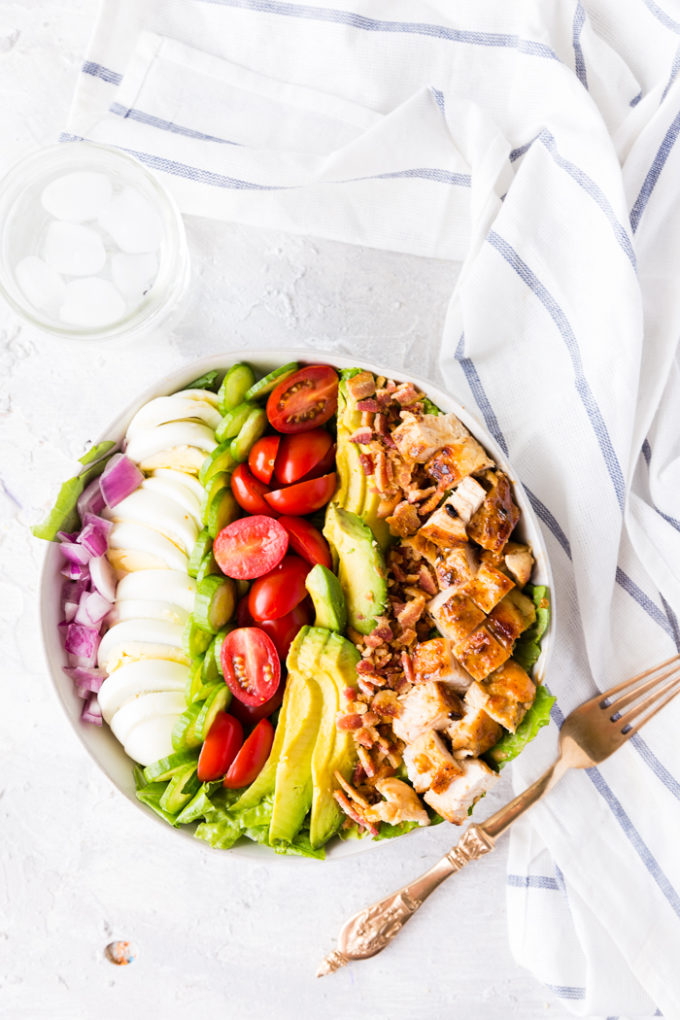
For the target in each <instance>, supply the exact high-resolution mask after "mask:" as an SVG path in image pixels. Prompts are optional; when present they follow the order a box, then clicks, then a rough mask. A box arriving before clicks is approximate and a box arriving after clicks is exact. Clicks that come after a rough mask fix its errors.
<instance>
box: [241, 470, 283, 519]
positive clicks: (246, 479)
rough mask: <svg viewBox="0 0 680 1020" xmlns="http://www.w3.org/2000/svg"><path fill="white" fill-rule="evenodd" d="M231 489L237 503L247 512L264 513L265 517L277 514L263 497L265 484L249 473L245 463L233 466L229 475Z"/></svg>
mask: <svg viewBox="0 0 680 1020" xmlns="http://www.w3.org/2000/svg"><path fill="white" fill-rule="evenodd" d="M231 491H232V492H233V494H234V499H235V500H236V502H237V503H238V505H239V506H240V507H242V508H243V509H244V510H247V511H248V513H249V514H264V516H265V517H276V516H277V513H276V510H273V509H272V508H271V507H270V506H269V503H267V501H266V500H265V499H264V494H265V492H267V486H266V485H265V484H264V482H260V481H258V479H257V478H255V476H254V475H252V474H251V472H250V471H249V470H248V465H247V464H239V465H238V467H236V468H234V472H233V474H232V476H231Z"/></svg>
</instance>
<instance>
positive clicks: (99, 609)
mask: <svg viewBox="0 0 680 1020" xmlns="http://www.w3.org/2000/svg"><path fill="white" fill-rule="evenodd" d="M110 609H111V603H110V602H108V601H107V600H106V599H105V598H104V597H103V596H102V595H100V594H99V592H98V591H84V592H83V594H82V595H81V596H80V602H79V603H78V609H77V610H76V615H75V621H76V623H82V624H84V626H86V627H99V624H100V623H101V622H102V620H103V619H104V617H105V616H106V614H107V613H108V612H109V610H110Z"/></svg>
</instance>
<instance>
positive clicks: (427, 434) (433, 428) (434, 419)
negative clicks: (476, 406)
mask: <svg viewBox="0 0 680 1020" xmlns="http://www.w3.org/2000/svg"><path fill="white" fill-rule="evenodd" d="M392 438H393V439H394V441H395V443H396V444H397V449H398V450H399V453H400V454H401V455H402V457H403V458H404V460H406V461H409V462H411V463H413V462H415V463H417V464H424V463H425V461H426V460H429V459H430V457H431V456H432V455H433V454H434V453H436V452H437V450H441V449H442V447H444V446H448V445H449V444H450V443H463V442H465V440H466V439H472V437H471V436H470V433H469V432H468V430H467V429H466V428H465V426H464V425H463V424H462V422H461V421H460V420H459V419H458V418H457V417H456V415H455V414H424V415H422V416H421V417H418V416H417V415H415V414H413V413H412V412H411V411H402V412H401V425H398V426H397V428H396V429H395V430H394V431H393V433H392ZM473 442H476V441H475V440H473ZM477 445H478V446H479V444H477ZM479 448H480V450H481V447H479ZM483 452H484V451H482V453H483ZM484 456H485V457H486V454H484ZM486 459H487V461H488V463H489V465H490V464H491V462H490V461H489V460H488V457H487V458H486Z"/></svg>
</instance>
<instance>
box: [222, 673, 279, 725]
mask: <svg viewBox="0 0 680 1020" xmlns="http://www.w3.org/2000/svg"><path fill="white" fill-rule="evenodd" d="M285 688H286V684H285V682H282V683H280V684H279V689H278V690H277V692H276V694H273V695H272V696H271V698H269V699H268V700H267V701H265V702H264V704H262V705H244V704H243V702H242V701H239V700H238V699H237V698H234V700H233V701H232V703H231V705H230V706H229V710H230V712H231V714H232V715H235V716H236V718H237V719H238V720H239V722H242V723H243V725H244V726H247V727H248V728H250V727H251V726H254V725H255V723H259V721H260V719H268V718H269V716H270V715H273V714H274V712H275V711H276V709H277V708H278V707H279V705H280V704H281V702H282V701H283V692H284V690H285Z"/></svg>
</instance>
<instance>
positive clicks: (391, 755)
mask: <svg viewBox="0 0 680 1020" xmlns="http://www.w3.org/2000/svg"><path fill="white" fill-rule="evenodd" d="M387 760H388V762H389V763H390V765H391V766H392V768H395V769H398V768H399V766H400V765H401V755H400V754H397V752H396V751H388V752H387Z"/></svg>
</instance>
